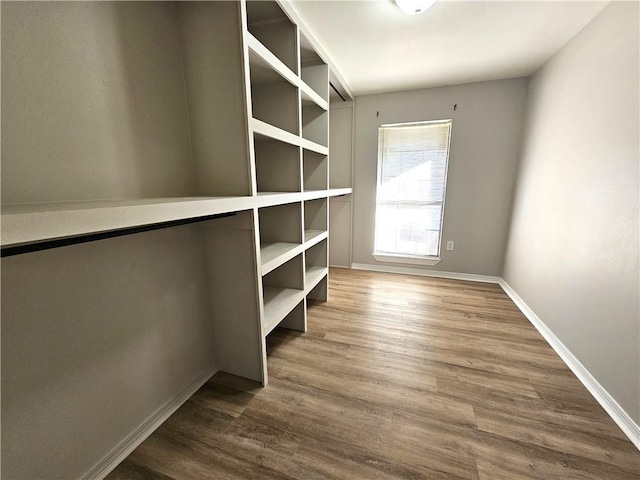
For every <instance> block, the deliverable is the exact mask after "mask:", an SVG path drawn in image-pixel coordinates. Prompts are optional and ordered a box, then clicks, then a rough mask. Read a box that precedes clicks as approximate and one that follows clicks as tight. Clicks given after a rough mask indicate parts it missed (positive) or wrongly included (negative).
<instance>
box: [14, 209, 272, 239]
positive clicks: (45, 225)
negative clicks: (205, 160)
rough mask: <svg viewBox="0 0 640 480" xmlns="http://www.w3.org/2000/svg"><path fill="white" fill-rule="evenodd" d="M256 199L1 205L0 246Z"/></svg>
mask: <svg viewBox="0 0 640 480" xmlns="http://www.w3.org/2000/svg"><path fill="white" fill-rule="evenodd" d="M256 199H257V197H251V196H246V197H245V196H238V197H192V198H153V199H148V198H147V199H140V200H122V201H91V202H60V203H47V204H30V205H10V206H3V207H2V246H3V247H6V246H11V245H22V244H28V243H34V242H41V241H46V240H54V239H59V238H66V237H75V236H81V235H87V234H92V233H99V232H108V231H114V230H121V229H124V228H131V227H138V226H144V225H153V224H158V223H164V222H171V221H175V220H184V219H191V218H198V217H205V216H208V215H218V214H224V213H233V212H239V211H242V210H249V209H251V208H253V207H254V206H256V205H257V203H259V202H257V200H256Z"/></svg>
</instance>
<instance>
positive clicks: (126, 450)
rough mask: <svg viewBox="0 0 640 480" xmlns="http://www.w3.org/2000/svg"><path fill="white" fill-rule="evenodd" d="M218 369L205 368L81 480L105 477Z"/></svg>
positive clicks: (213, 367) (210, 366) (211, 366)
mask: <svg viewBox="0 0 640 480" xmlns="http://www.w3.org/2000/svg"><path fill="white" fill-rule="evenodd" d="M217 371H218V368H217V367H216V366H215V365H214V364H212V365H209V366H208V367H207V368H205V369H204V370H203V371H202V372H201V373H200V375H198V377H197V378H196V379H195V380H194V381H192V382H191V383H189V384H188V385H187V386H185V387H184V388H183V389H182V390H181V391H180V392H178V393H177V394H175V395H174V396H173V397H171V398H170V399H169V400H168V401H167V402H166V403H165V404H164V405H162V406H161V407H160V408H159V409H158V410H156V412H155V413H153V414H152V415H151V416H150V417H149V418H147V419H146V420H145V421H144V422H143V423H142V425H140V426H139V427H138V428H136V429H135V430H134V431H133V432H132V433H131V434H130V435H129V436H128V437H127V438H125V439H124V440H123V441H122V443H120V445H118V446H117V447H116V448H114V449H113V450H112V451H111V453H109V454H107V455H106V456H105V457H104V458H103V459H102V460H100V461H99V462H98V463H97V464H96V465H95V466H94V467H93V468H92V469H91V470H89V471H88V472H87V473H86V474H85V475H84V476H83V477H82V479H81V480H90V479H91V480H93V479H102V478H104V477H106V476H107V475H108V474H109V473H110V472H111V471H112V470H113V469H115V468H116V467H117V466H118V465H119V464H120V462H122V461H123V460H124V459H125V458H126V457H127V456H128V455H129V454H130V453H131V452H133V451H134V450H135V449H136V448H137V447H138V445H140V444H141V443H142V442H144V441H145V440H146V439H147V437H148V436H149V435H151V434H152V433H153V432H154V431H155V430H156V429H157V428H158V427H159V426H160V425H162V424H163V423H164V421H165V420H167V418H169V417H170V416H171V415H172V414H173V413H174V412H175V411H176V410H178V408H180V407H181V406H182V404H183V403H184V402H186V401H187V400H189V398H190V397H191V396H192V395H193V394H194V393H196V392H197V391H198V389H199V388H200V387H202V385H204V384H205V383H207V380H209V379H210V378H211V377H212V376H213V375H214V374H215V373H216V372H217Z"/></svg>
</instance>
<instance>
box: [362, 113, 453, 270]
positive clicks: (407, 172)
mask: <svg viewBox="0 0 640 480" xmlns="http://www.w3.org/2000/svg"><path fill="white" fill-rule="evenodd" d="M450 138H451V120H439V121H434V122H417V123H400V124H393V125H382V126H380V129H379V131H378V190H377V198H376V227H375V247H374V257H375V258H376V259H378V260H387V261H399V262H403V261H404V262H411V263H426V264H431V265H435V264H436V263H438V262H439V258H438V257H439V255H440V240H441V233H442V219H443V214H444V198H445V188H446V181H447V166H448V160H449V141H450ZM387 257H389V258H387Z"/></svg>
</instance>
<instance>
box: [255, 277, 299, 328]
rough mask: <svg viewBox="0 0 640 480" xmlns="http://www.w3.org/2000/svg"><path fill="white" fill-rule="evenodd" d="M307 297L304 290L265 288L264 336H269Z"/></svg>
mask: <svg viewBox="0 0 640 480" xmlns="http://www.w3.org/2000/svg"><path fill="white" fill-rule="evenodd" d="M304 296H305V292H304V290H296V289H293V288H278V287H264V289H263V298H264V317H263V331H262V333H263V335H265V336H266V335H268V334H269V333H270V332H271V330H273V329H274V328H275V327H276V326H278V324H279V323H280V322H281V321H282V320H283V319H284V317H286V316H287V315H288V314H289V312H291V310H293V309H294V308H295V306H296V305H298V303H300V302H301V301H302V299H303V298H304Z"/></svg>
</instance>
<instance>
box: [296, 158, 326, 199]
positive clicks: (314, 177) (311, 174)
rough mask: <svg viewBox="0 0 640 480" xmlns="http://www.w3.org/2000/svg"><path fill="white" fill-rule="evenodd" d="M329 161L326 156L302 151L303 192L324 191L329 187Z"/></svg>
mask: <svg viewBox="0 0 640 480" xmlns="http://www.w3.org/2000/svg"><path fill="white" fill-rule="evenodd" d="M328 170H329V159H328V157H327V156H326V155H321V154H319V153H316V152H313V151H311V150H306V149H304V150H303V152H302V172H303V187H304V191H305V192H308V191H312V190H326V189H327V188H328V186H329V182H328V175H329V172H328Z"/></svg>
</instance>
